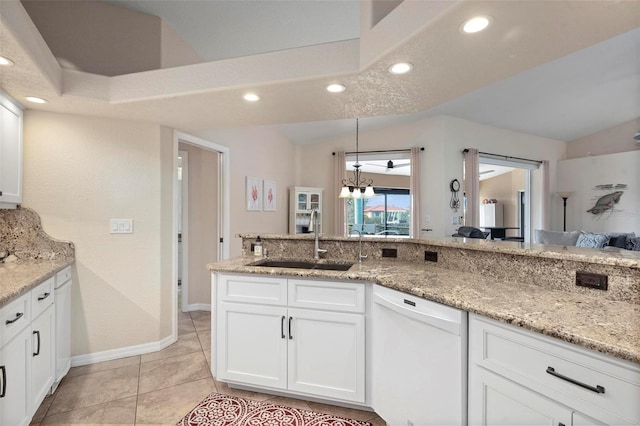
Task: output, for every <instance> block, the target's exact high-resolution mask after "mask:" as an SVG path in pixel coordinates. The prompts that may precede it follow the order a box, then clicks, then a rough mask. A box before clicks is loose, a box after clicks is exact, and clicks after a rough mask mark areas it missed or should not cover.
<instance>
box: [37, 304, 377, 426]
mask: <svg viewBox="0 0 640 426" xmlns="http://www.w3.org/2000/svg"><path fill="white" fill-rule="evenodd" d="M179 315H180V316H179V318H178V329H179V337H178V341H177V342H176V343H174V344H173V345H171V346H169V347H168V348H166V349H164V350H162V351H159V352H154V353H150V354H145V355H139V356H132V357H129V358H122V359H117V360H114V361H106V362H101V363H98V364H92V365H86V366H82V367H74V368H72V369H71V371H69V374H68V375H67V377H65V378H64V380H63V381H62V383H61V384H60V386H59V387H58V389H57V390H56V392H55V393H54V394H53V395H52V396H49V397H47V398H46V399H45V400H44V402H43V403H42V405H41V406H40V408H39V409H38V412H37V413H36V415H35V416H34V419H33V422H32V423H31V425H32V426H39V425H43V426H44V425H58V426H62V425H74V426H78V425H83V426H87V425H91V426H93V425H117V426H133V425H173V424H175V423H176V422H177V421H178V420H180V419H181V418H182V416H184V415H185V414H186V413H187V412H188V411H189V410H191V409H192V408H193V407H195V406H196V405H197V404H198V403H199V402H200V401H201V400H202V399H204V398H205V397H206V396H207V395H209V394H210V393H211V392H218V393H223V394H228V395H235V396H239V397H242V398H248V399H255V400H260V401H266V400H268V401H269V402H272V403H274V404H280V405H287V406H290V407H296V408H300V409H307V410H314V411H318V412H323V413H332V414H335V415H338V416H342V417H349V418H352V419H356V420H366V421H369V422H371V423H372V424H373V425H374V426H384V424H385V423H384V421H382V419H380V417H378V416H377V415H376V414H375V413H373V412H370V411H362V410H354V409H348V408H342V407H336V406H332V405H326V404H319V403H315V402H308V401H302V400H296V399H291V398H284V397H276V396H273V395H267V394H263V393H257V392H247V391H241V390H236V389H231V388H229V387H228V386H227V385H226V384H224V383H221V382H217V381H215V380H213V378H212V377H211V372H210V368H209V365H210V362H211V330H210V328H211V315H210V313H209V312H204V311H197V312H191V313H180V314H179Z"/></svg>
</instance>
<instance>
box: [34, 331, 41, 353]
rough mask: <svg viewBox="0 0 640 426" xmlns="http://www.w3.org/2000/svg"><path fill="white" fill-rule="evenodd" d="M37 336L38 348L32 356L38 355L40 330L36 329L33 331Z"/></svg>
mask: <svg viewBox="0 0 640 426" xmlns="http://www.w3.org/2000/svg"><path fill="white" fill-rule="evenodd" d="M33 334H35V335H36V336H37V337H38V350H37V351H35V352H34V353H33V356H38V355H40V331H38V330H36V331H34V332H33Z"/></svg>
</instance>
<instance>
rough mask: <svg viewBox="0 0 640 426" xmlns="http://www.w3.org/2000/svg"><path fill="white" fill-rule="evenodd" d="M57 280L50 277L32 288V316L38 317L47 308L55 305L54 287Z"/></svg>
mask: <svg viewBox="0 0 640 426" xmlns="http://www.w3.org/2000/svg"><path fill="white" fill-rule="evenodd" d="M55 283H56V280H55V278H54V277H51V278H49V279H48V280H46V281H45V282H43V283H42V284H40V285H39V286H37V287H36V288H34V289H33V290H31V317H32V318H34V319H35V318H37V317H38V315H40V314H41V313H42V312H44V310H45V309H47V308H48V307H49V306H51V305H53V297H54V296H53V289H54V287H55Z"/></svg>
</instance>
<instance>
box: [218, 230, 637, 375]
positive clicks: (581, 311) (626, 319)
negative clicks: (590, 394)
mask: <svg viewBox="0 0 640 426" xmlns="http://www.w3.org/2000/svg"><path fill="white" fill-rule="evenodd" d="M242 237H243V240H244V249H245V255H243V256H240V257H236V258H233V259H229V260H225V261H222V262H217V263H212V264H209V269H210V270H212V271H216V272H225V273H240V274H263V275H280V276H298V277H310V278H326V279H336V280H361V281H366V282H371V283H376V284H380V285H383V286H385V287H389V288H393V289H396V290H400V291H403V292H405V293H408V294H412V295H415V296H418V297H423V298H425V299H428V300H432V301H435V302H438V303H442V304H444V305H447V306H451V307H454V308H458V309H461V310H464V311H468V312H472V313H477V314H480V315H483V316H486V317H488V318H492V319H495V320H498V321H501V322H504V323H508V324H513V325H517V326H519V327H523V328H526V329H528V330H531V331H535V332H538V333H542V334H545V335H548V336H551V337H554V338H558V339H561V340H564V341H566V342H569V343H573V344H577V345H580V346H582V347H585V348H587V349H591V350H595V351H598V352H601V353H604V354H607V355H611V356H613V357H616V358H620V359H624V360H627V361H631V362H633V363H640V304H639V300H640V299H639V296H638V294H639V293H638V291H639V287H640V253H638V252H630V251H624V250H616V251H613V250H612V251H608V250H597V249H582V248H576V247H561V246H548V245H547V246H545V245H538V244H524V243H517V242H490V241H480V240H474V239H466V240H464V241H461V240H460V239H453V238H450V239H448V238H445V239H440V240H400V239H398V240H395V239H367V241H366V242H365V243H363V244H364V249H363V250H364V251H366V252H367V253H368V255H369V258H368V259H367V260H365V261H363V262H362V263H358V262H356V261H355V259H357V250H358V240H357V239H354V238H342V237H326V238H323V239H321V243H322V244H324V245H323V247H326V248H327V249H328V253H327V255H328V257H327V259H334V260H340V261H349V260H351V261H354V262H355V263H354V265H353V266H352V267H351V268H350V269H349V270H347V271H327V270H315V269H313V270H307V269H289V268H266V267H261V266H253V263H255V262H256V261H257V260H258V259H256V258H255V257H254V256H252V255H251V253H250V244H251V241H252V240H253V239H255V238H256V237H257V236H254V235H252V234H251V235H244V236H242ZM261 238H262V239H263V241H264V243H263V244H264V245H265V248H267V249H268V253H269V257H270V259H275V258H284V259H299V260H309V259H310V257H311V256H310V255H309V253H312V252H313V247H312V245H313V240H312V239H311V238H310V237H308V236H306V237H305V236H300V235H296V236H289V235H277V236H264V235H263V236H261ZM382 248H391V249H395V250H397V253H398V257H397V258H383V257H382V255H381V253H382ZM424 251H428V252H437V253H438V257H437V259H438V261H437V262H431V261H425V260H424ZM305 254H306V256H304V255H305ZM576 270H579V271H583V270H584V271H588V272H599V273H603V274H606V275H607V276H608V278H609V290H607V291H602V290H596V289H591V288H584V287H577V286H576V285H575V282H572V281H575V271H576Z"/></svg>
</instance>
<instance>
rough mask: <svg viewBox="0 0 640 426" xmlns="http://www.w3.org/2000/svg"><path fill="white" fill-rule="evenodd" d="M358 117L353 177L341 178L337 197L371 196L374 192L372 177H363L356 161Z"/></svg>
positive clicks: (373, 195)
mask: <svg viewBox="0 0 640 426" xmlns="http://www.w3.org/2000/svg"><path fill="white" fill-rule="evenodd" d="M358 127H359V126H358V119H357V118H356V162H355V164H354V165H353V177H352V178H349V179H348V180H347V179H342V190H341V191H340V195H339V198H371V197H375V196H376V194H375V192H374V191H373V186H372V185H373V179H365V178H363V177H362V176H361V175H360V173H361V172H360V167H362V166H361V165H360V163H359V162H358Z"/></svg>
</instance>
